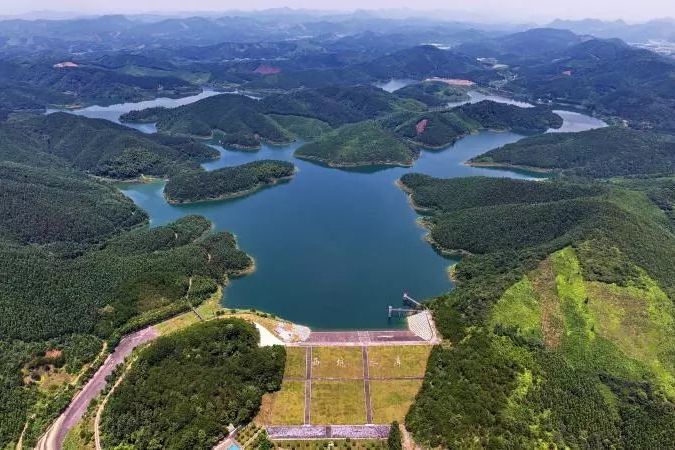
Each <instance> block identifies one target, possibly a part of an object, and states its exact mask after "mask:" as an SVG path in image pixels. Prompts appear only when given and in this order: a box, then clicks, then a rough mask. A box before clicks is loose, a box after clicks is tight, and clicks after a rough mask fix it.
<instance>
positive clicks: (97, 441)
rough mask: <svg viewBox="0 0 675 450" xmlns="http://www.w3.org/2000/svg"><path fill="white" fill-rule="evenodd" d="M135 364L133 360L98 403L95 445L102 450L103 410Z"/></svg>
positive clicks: (95, 420)
mask: <svg viewBox="0 0 675 450" xmlns="http://www.w3.org/2000/svg"><path fill="white" fill-rule="evenodd" d="M132 364H133V361H132V362H130V363H129V364H128V365H127V367H126V368H125V369H124V373H122V375H120V377H119V378H118V379H117V381H115V384H113V387H112V388H111V389H110V391H109V392H108V393H107V394H106V396H105V398H104V399H103V401H102V402H101V404H100V405H98V408H96V416H95V417H94V445H95V447H96V450H102V448H103V447H102V446H101V429H100V426H101V415H103V410H104V409H105V405H106V404H107V403H108V399H109V398H110V396H111V395H112V393H113V392H115V389H117V386H119V384H120V383H121V382H122V380H124V377H126V376H127V373H128V372H129V368H130V367H131V365H132Z"/></svg>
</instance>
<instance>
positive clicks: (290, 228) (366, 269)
mask: <svg viewBox="0 0 675 450" xmlns="http://www.w3.org/2000/svg"><path fill="white" fill-rule="evenodd" d="M164 106H169V105H164ZM174 106H175V105H174ZM138 107H139V105H134V106H133V107H129V106H127V108H128V109H138ZM122 112H124V111H122ZM78 113H81V114H83V115H87V116H90V114H89V113H85V112H84V110H80V111H78ZM99 113H100V111H99ZM116 114H117V117H119V114H121V112H116ZM111 115H112V113H111ZM90 117H92V116H90ZM99 117H100V116H99ZM585 117H586V116H582V117H576V116H571V117H570V118H569V119H568V118H567V117H566V118H565V120H566V121H567V120H572V121H574V120H577V119H578V120H579V121H581V122H584V121H585ZM113 120H114V119H113ZM568 126H570V127H572V128H574V129H578V128H580V127H583V125H575V124H568ZM520 138H522V136H520V135H518V134H515V133H510V132H504V133H497V132H487V131H486V132H481V133H478V134H474V135H470V136H467V137H465V138H463V139H461V140H459V141H457V142H456V143H455V144H454V145H451V146H448V147H446V148H444V149H440V150H433V151H426V150H423V151H422V152H421V155H420V157H419V159H417V160H416V161H415V164H414V166H413V167H412V168H401V167H386V168H385V167H382V168H371V169H359V170H340V169H334V168H328V167H324V166H322V165H319V164H315V163H311V162H308V161H303V160H299V159H296V158H294V157H293V151H294V150H295V149H296V148H297V147H298V146H299V145H300V143H299V142H296V143H293V144H291V145H287V146H282V147H274V146H267V145H265V146H263V148H262V149H260V150H258V151H247V152H244V151H236V150H234V149H226V148H222V147H215V148H217V149H218V150H219V152H220V158H218V159H217V160H214V161H211V162H208V163H206V164H204V168H205V169H206V170H213V169H216V168H219V167H225V166H234V165H238V164H242V163H246V162H250V161H254V160H258V159H279V160H285V161H291V162H293V164H295V165H296V167H297V168H298V173H297V174H296V176H295V177H294V178H293V179H292V180H291V181H289V182H286V183H283V184H279V185H276V186H273V187H270V188H267V189H263V190H261V191H258V192H256V193H253V194H252V195H249V196H246V197H240V198H235V199H230V200H223V201H216V202H208V203H200V204H194V205H169V204H168V203H167V202H166V201H165V200H164V197H163V195H162V190H163V187H164V183H163V182H153V183H147V184H124V185H122V186H121V189H123V192H124V193H125V194H126V195H127V196H129V197H130V198H131V199H133V200H134V202H136V204H138V205H139V206H140V207H141V208H143V209H144V210H145V211H147V212H148V214H149V216H150V219H151V225H152V226H159V225H162V224H166V223H168V222H171V221H173V220H176V219H178V218H179V217H182V216H185V215H189V214H199V215H203V216H205V217H207V218H208V219H209V220H211V221H213V223H214V224H215V228H216V229H217V230H227V231H230V232H232V233H234V234H235V235H236V236H237V240H238V242H239V245H240V247H241V248H242V249H243V250H244V251H246V252H247V253H248V254H249V255H251V256H253V257H254V258H255V260H256V271H255V272H254V273H252V274H250V275H247V276H245V277H242V278H238V279H234V280H232V281H231V283H230V285H229V286H228V287H227V288H226V289H225V290H224V295H223V304H224V305H225V306H226V307H232V308H234V307H236V308H255V309H258V310H262V311H268V312H272V313H274V314H277V315H279V316H281V317H284V318H286V319H289V320H292V321H294V322H297V323H301V324H305V325H308V326H311V327H312V328H315V329H366V328H369V329H382V328H388V327H397V326H400V325H401V323H400V322H389V321H388V319H387V306H388V305H393V306H399V305H400V304H401V296H402V294H403V292H408V293H409V294H410V295H411V296H412V297H414V298H417V299H419V300H423V299H428V298H431V297H434V296H436V295H440V294H443V293H445V292H448V291H450V290H451V289H452V283H451V282H450V280H449V278H448V275H447V269H448V267H449V266H450V265H452V264H454V263H455V262H457V260H456V259H451V258H446V257H443V256H441V255H439V254H437V253H436V252H435V251H434V250H433V248H432V247H431V246H430V245H429V244H428V243H427V242H426V241H424V235H425V234H426V232H425V230H424V229H422V228H421V227H420V226H419V225H418V223H417V219H418V218H419V215H418V214H417V213H416V212H415V211H413V209H412V208H411V207H410V204H409V203H408V198H407V195H406V194H405V193H404V192H403V191H401V190H400V189H399V188H398V187H397V186H396V184H395V183H396V180H398V179H399V178H400V177H401V176H402V175H404V174H405V173H409V172H419V173H425V174H428V175H432V176H435V177H443V178H450V177H463V176H474V175H484V176H502V177H504V176H507V177H512V178H531V177H534V176H537V175H535V174H531V173H526V172H518V171H513V170H495V169H486V168H477V167H469V166H466V165H464V164H463V163H464V161H466V160H467V159H469V158H471V157H473V156H476V155H479V154H481V153H484V152H486V151H488V150H490V149H493V148H496V147H499V146H501V145H504V144H507V143H511V142H515V141H517V140H519V139H520ZM539 176H541V175H539ZM477 226H479V224H477Z"/></svg>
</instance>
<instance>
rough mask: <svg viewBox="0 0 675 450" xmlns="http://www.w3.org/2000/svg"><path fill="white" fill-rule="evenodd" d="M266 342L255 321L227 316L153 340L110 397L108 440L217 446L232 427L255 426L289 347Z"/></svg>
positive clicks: (106, 425) (105, 418)
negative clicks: (263, 344)
mask: <svg viewBox="0 0 675 450" xmlns="http://www.w3.org/2000/svg"><path fill="white" fill-rule="evenodd" d="M258 340H259V335H258V331H257V330H256V329H255V327H254V326H253V325H252V324H250V323H248V322H246V321H244V320H241V319H222V320H213V321H208V322H204V323H199V324H196V325H192V326H190V327H188V328H186V329H185V330H182V331H178V332H175V333H172V334H170V335H167V336H164V337H160V338H159V339H157V340H156V341H155V342H153V343H151V344H150V345H149V346H148V347H147V348H145V349H143V350H142V351H141V352H140V354H139V356H138V358H137V359H136V360H135V361H134V362H133V364H132V365H131V368H130V369H129V371H128V373H127V374H126V376H125V378H124V380H123V381H122V382H121V384H120V385H119V386H118V387H117V389H116V390H115V392H114V393H113V394H112V396H111V397H110V399H109V401H108V404H107V406H106V409H105V412H104V414H103V417H102V421H101V429H102V433H103V436H102V437H103V443H104V445H106V446H107V447H108V446H109V447H116V446H119V445H126V446H134V447H135V448H166V449H185V448H194V449H210V448H213V446H214V445H215V444H216V443H217V442H218V441H220V440H221V439H222V438H223V437H224V436H225V435H226V428H227V426H228V425H230V424H232V425H234V426H239V425H245V424H246V423H248V422H249V421H250V420H251V419H252V418H253V417H254V416H255V415H256V413H257V412H258V409H259V407H260V403H261V398H262V396H263V394H265V393H268V392H273V391H276V390H278V389H279V388H280V386H281V379H282V377H283V369H284V362H285V350H284V348H283V347H282V346H273V347H258Z"/></svg>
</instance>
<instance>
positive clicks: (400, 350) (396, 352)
mask: <svg viewBox="0 0 675 450" xmlns="http://www.w3.org/2000/svg"><path fill="white" fill-rule="evenodd" d="M430 352H431V346H428V345H400V346H392V347H379V346H373V347H368V366H369V367H368V371H369V372H370V378H404V377H423V376H424V372H425V371H426V368H427V359H429V353H430Z"/></svg>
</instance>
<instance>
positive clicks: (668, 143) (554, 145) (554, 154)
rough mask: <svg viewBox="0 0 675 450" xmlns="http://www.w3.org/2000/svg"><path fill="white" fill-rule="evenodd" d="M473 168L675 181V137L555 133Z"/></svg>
mask: <svg viewBox="0 0 675 450" xmlns="http://www.w3.org/2000/svg"><path fill="white" fill-rule="evenodd" d="M471 164H472V165H476V166H487V167H489V166H521V167H532V168H535V169H544V170H550V171H561V172H562V173H564V174H569V175H579V176H587V177H592V178H609V177H616V176H628V175H651V176H659V175H661V176H672V175H673V174H674V173H675V138H674V137H673V136H672V135H666V134H659V133H654V132H650V131H638V130H631V129H629V128H619V127H607V128H599V129H596V130H590V131H583V132H580V133H551V134H545V135H541V136H532V137H529V138H527V139H523V140H520V141H518V142H515V143H513V144H508V145H505V146H503V147H500V148H497V149H494V150H490V151H489V152H487V153H485V154H483V155H480V156H478V157H476V158H473V159H472V160H471Z"/></svg>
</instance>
